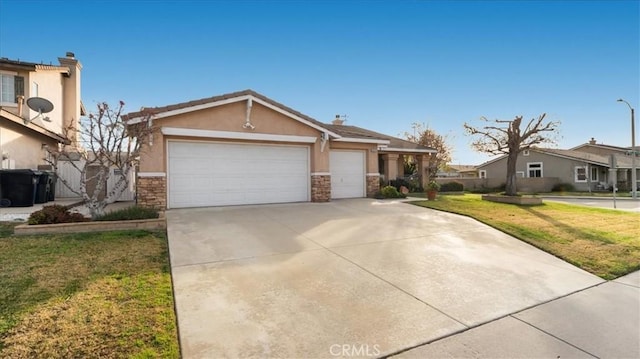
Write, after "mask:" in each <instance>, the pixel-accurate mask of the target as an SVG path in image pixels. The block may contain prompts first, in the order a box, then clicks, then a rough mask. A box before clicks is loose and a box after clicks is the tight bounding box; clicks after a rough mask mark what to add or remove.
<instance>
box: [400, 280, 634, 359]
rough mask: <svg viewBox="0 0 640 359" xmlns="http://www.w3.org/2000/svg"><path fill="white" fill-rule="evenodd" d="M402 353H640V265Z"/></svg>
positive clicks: (495, 355)
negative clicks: (606, 279)
mask: <svg viewBox="0 0 640 359" xmlns="http://www.w3.org/2000/svg"><path fill="white" fill-rule="evenodd" d="M396 357H398V358H440V357H442V358H444V357H447V358H453V357H459V358H463V357H464V358H468V357H477V358H478V357H485V358H515V357H527V358H532V357H537V358H542V357H545V358H566V357H580V358H593V357H598V358H640V271H637V272H634V273H631V274H628V275H626V276H624V277H621V278H618V279H616V280H613V281H609V282H604V283H602V284H598V285H595V286H593V287H589V288H587V289H584V290H581V291H578V292H576V293H573V294H570V295H568V296H565V297H561V298H558V299H555V300H552V301H550V302H547V303H543V304H540V305H537V306H535V307H533V308H529V309H525V310H523V311H521V312H518V313H514V314H511V315H508V316H505V317H503V318H500V319H498V320H495V321H492V322H489V323H487V324H484V325H481V326H478V327H475V328H472V329H469V330H467V331H465V332H462V333H460V334H457V335H453V336H450V337H447V338H444V339H441V340H438V341H435V342H433V343H430V344H426V345H423V346H419V347H417V348H414V349H411V350H408V351H406V352H403V353H400V354H399V355H397V356H396Z"/></svg>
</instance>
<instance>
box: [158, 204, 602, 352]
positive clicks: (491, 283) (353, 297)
mask: <svg viewBox="0 0 640 359" xmlns="http://www.w3.org/2000/svg"><path fill="white" fill-rule="evenodd" d="M167 224H168V229H167V230H168V235H169V248H170V257H171V266H172V275H173V281H174V290H175V300H176V310H177V315H178V326H179V330H180V341H181V348H182V354H183V356H184V357H185V358H209V357H337V356H345V357H353V356H360V357H367V356H369V357H378V356H384V355H389V354H393V353H398V352H401V351H405V350H407V349H409V348H413V347H416V346H418V345H421V344H424V343H428V342H432V341H434V340H436V339H438V338H443V337H446V336H449V335H451V334H454V333H458V332H462V331H466V330H467V329H469V328H472V327H476V326H479V325H481V324H484V323H488V322H490V321H494V320H496V319H498V318H502V317H505V316H507V315H509V314H512V313H515V312H519V311H522V310H523V309H526V308H530V307H532V306H535V305H538V304H540V303H543V302H547V301H550V300H552V299H555V298H559V297H562V296H565V295H568V294H570V293H573V292H576V291H579V290H582V289H584V288H587V287H591V286H594V285H596V284H599V283H601V282H603V281H602V280H601V279H599V278H598V277H595V276H593V275H591V274H589V273H586V272H584V271H582V270H580V269H578V268H576V267H573V266H571V265H569V264H567V263H565V262H563V261H561V260H559V259H557V258H555V257H554V256H551V255H548V254H546V253H544V252H542V251H540V250H538V249H535V248H533V247H532V246H529V245H527V244H525V243H523V242H521V241H519V240H516V239H514V238H512V237H510V236H507V235H505V234H503V233H501V232H499V231H496V230H494V229H492V228H490V227H487V226H485V225H482V224H480V223H478V222H476V221H474V220H472V219H469V218H466V217H461V216H457V215H453V214H448V213H443V212H437V211H433V210H429V209H425V208H421V207H416V206H413V205H409V204H405V203H401V202H388V201H375V200H369V199H356V200H339V201H334V202H331V203H301V204H283V205H264V206H243V207H225V208H201V209H185V210H171V211H168V212H167Z"/></svg>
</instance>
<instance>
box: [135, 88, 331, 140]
mask: <svg viewBox="0 0 640 359" xmlns="http://www.w3.org/2000/svg"><path fill="white" fill-rule="evenodd" d="M246 100H251V101H252V102H257V103H259V104H261V105H262V106H265V107H267V108H270V109H272V110H274V111H276V112H278V113H281V114H283V115H285V116H287V117H290V118H292V119H294V120H296V121H298V122H301V123H303V124H305V125H307V126H309V127H311V128H314V129H316V130H318V131H320V132H325V133H328V134H329V135H330V136H332V137H334V138H340V135H338V134H337V133H334V132H332V131H329V130H328V129H326V128H324V127H321V126H318V125H316V124H315V123H312V122H309V121H307V120H305V119H304V118H302V117H300V116H297V115H295V114H293V113H291V112H289V111H286V110H284V109H282V108H280V107H278V106H274V105H272V104H270V103H269V102H266V101H263V100H261V99H259V98H257V97H255V96H253V95H242V96H238V97H233V98H228V99H225V100H220V101H214V102H210V103H205V104H201V105H195V106H190V107H185V108H181V109H177V110H173V111H167V112H162V113H159V114H156V115H153V116H152V117H151V118H152V119H161V118H165V117H170V116H175V115H180V114H183V113H188V112H192V111H199V110H204V109H207V108H212V107H217V106H223V105H227V104H230V103H235V102H240V101H246ZM142 120H143V117H142V116H141V117H135V118H132V119H130V120H129V121H127V123H128V124H131V125H133V124H136V123H139V122H142Z"/></svg>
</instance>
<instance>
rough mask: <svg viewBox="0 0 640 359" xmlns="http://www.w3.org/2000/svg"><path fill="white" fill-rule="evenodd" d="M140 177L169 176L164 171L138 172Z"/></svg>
mask: <svg viewBox="0 0 640 359" xmlns="http://www.w3.org/2000/svg"><path fill="white" fill-rule="evenodd" d="M138 177H167V174H166V173H164V172H138Z"/></svg>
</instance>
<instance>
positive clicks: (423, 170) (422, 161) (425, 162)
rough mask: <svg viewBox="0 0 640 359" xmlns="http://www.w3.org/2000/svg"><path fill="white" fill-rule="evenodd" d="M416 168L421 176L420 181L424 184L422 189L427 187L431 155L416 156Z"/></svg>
mask: <svg viewBox="0 0 640 359" xmlns="http://www.w3.org/2000/svg"><path fill="white" fill-rule="evenodd" d="M416 168H417V169H418V174H419V175H420V181H421V182H422V188H425V187H426V186H427V183H428V182H429V173H428V171H429V155H417V156H416Z"/></svg>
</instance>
